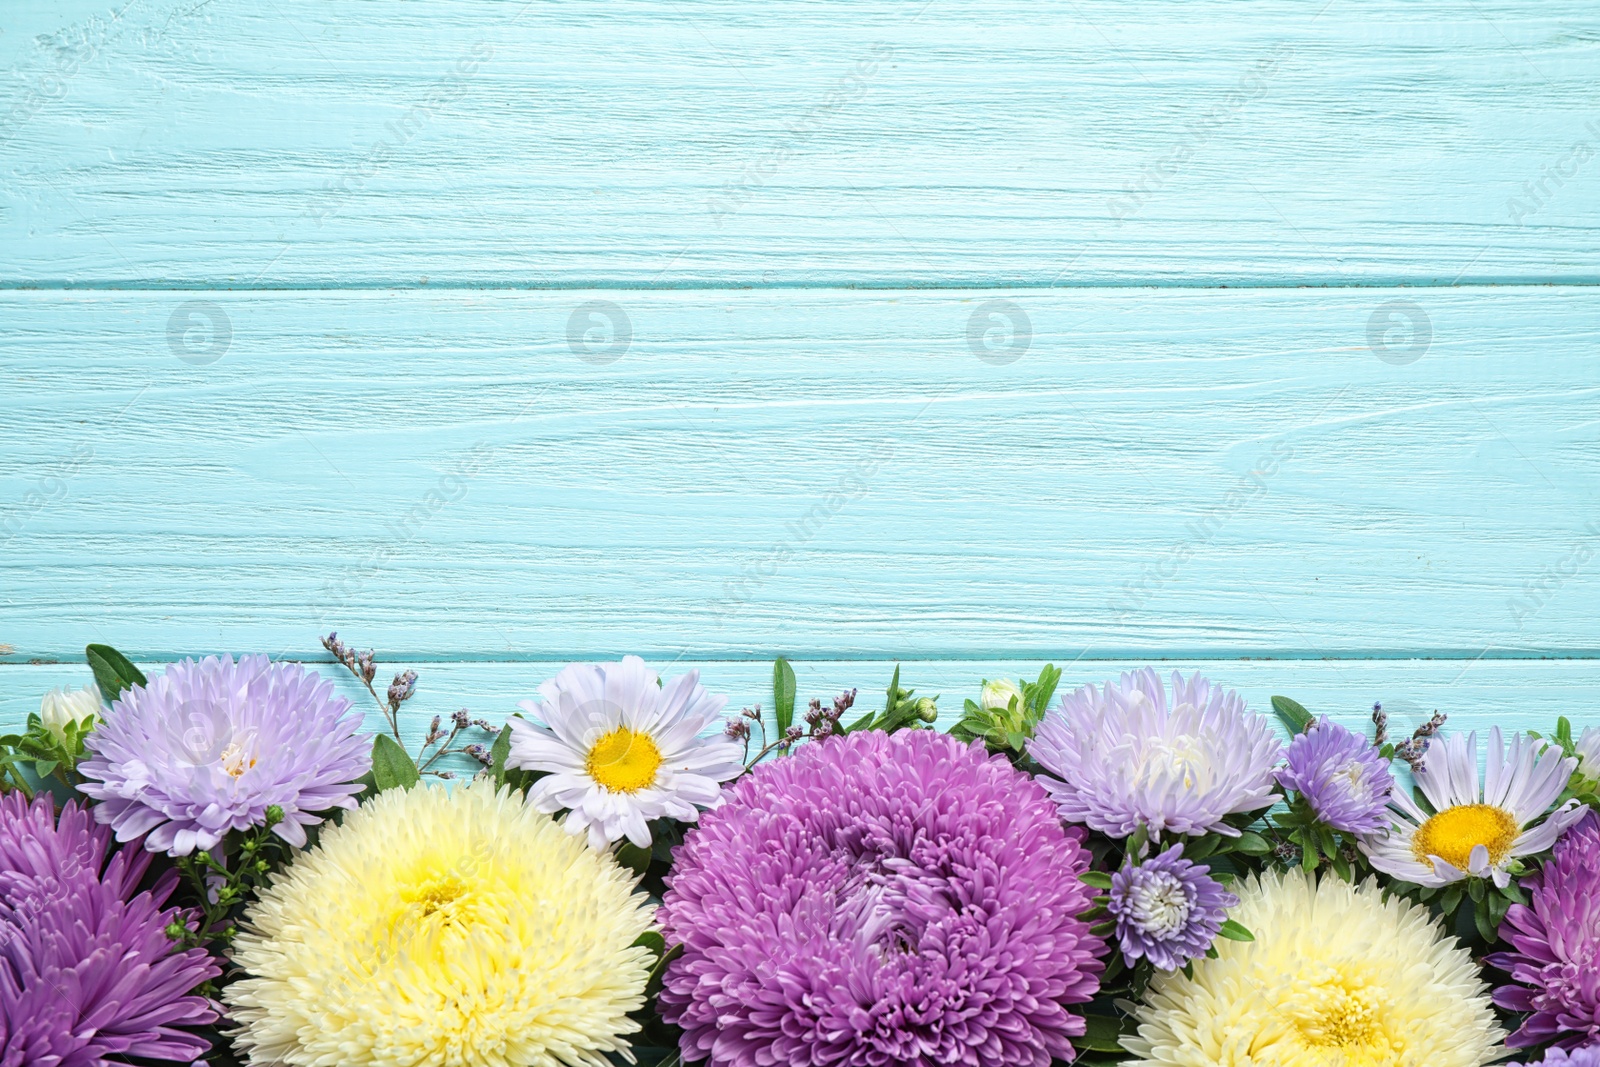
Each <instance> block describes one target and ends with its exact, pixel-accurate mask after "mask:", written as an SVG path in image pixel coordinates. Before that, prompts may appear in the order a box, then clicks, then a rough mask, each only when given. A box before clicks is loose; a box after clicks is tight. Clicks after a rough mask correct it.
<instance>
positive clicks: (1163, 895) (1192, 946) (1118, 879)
mask: <svg viewBox="0 0 1600 1067" xmlns="http://www.w3.org/2000/svg"><path fill="white" fill-rule="evenodd" d="M1238 903H1239V898H1238V897H1236V896H1234V895H1233V894H1232V893H1230V892H1228V891H1227V890H1226V889H1224V888H1222V886H1221V884H1219V883H1218V882H1217V881H1215V880H1214V879H1213V878H1212V877H1211V868H1210V867H1203V866H1197V865H1195V864H1193V863H1191V862H1189V861H1188V860H1186V859H1184V858H1183V846H1182V845H1173V846H1172V847H1171V848H1169V849H1167V850H1166V851H1165V852H1163V853H1161V854H1160V855H1159V856H1153V857H1151V858H1150V859H1147V860H1145V861H1144V862H1143V863H1140V864H1138V865H1137V866H1133V867H1124V868H1122V869H1121V870H1120V871H1118V872H1117V873H1115V874H1113V875H1112V876H1111V900H1110V902H1109V903H1108V904H1107V905H1106V910H1108V911H1110V912H1111V914H1112V915H1113V916H1114V917H1115V918H1116V921H1117V942H1118V943H1119V944H1120V945H1121V946H1122V956H1123V958H1124V959H1125V960H1127V961H1128V964H1129V966H1132V965H1133V964H1134V963H1137V962H1138V961H1139V959H1140V957H1143V958H1145V959H1148V960H1149V961H1150V962H1151V963H1153V964H1155V965H1156V967H1158V968H1160V969H1161V970H1163V971H1175V970H1177V969H1178V968H1179V967H1182V966H1183V965H1184V964H1185V963H1186V962H1188V961H1189V960H1192V959H1195V958H1196V957H1198V956H1204V955H1205V954H1206V949H1208V948H1210V947H1211V942H1213V941H1215V940H1216V937H1217V931H1218V930H1221V929H1222V924H1223V923H1224V922H1226V921H1227V919H1228V909H1229V908H1231V907H1234V906H1235V905H1237V904H1238Z"/></svg>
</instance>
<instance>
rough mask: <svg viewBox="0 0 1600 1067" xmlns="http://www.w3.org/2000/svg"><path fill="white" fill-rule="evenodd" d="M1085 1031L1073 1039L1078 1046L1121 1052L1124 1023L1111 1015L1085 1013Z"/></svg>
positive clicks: (1092, 1049) (1099, 1050) (1098, 1050)
mask: <svg viewBox="0 0 1600 1067" xmlns="http://www.w3.org/2000/svg"><path fill="white" fill-rule="evenodd" d="M1083 1021H1084V1023H1085V1024H1086V1025H1085V1026H1084V1031H1083V1033H1082V1034H1081V1035H1079V1036H1078V1037H1075V1038H1073V1039H1072V1043H1073V1044H1074V1045H1076V1046H1077V1047H1078V1048H1082V1049H1089V1050H1091V1051H1094V1052H1121V1051H1122V1044H1121V1042H1120V1041H1119V1040H1118V1039H1119V1038H1120V1037H1121V1036H1122V1023H1121V1021H1120V1020H1117V1019H1113V1018H1112V1017H1111V1016H1109V1015H1085V1016H1084V1017H1083Z"/></svg>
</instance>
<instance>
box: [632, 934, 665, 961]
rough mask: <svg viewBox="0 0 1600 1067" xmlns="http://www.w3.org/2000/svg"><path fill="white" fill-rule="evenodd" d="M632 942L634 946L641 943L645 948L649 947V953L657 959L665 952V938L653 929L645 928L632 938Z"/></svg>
mask: <svg viewBox="0 0 1600 1067" xmlns="http://www.w3.org/2000/svg"><path fill="white" fill-rule="evenodd" d="M633 944H634V946H637V945H643V946H644V947H645V948H647V949H649V950H650V952H651V954H652V955H654V956H655V958H656V959H658V960H659V959H660V958H661V957H662V956H664V955H666V953H667V939H666V938H664V937H662V936H661V935H660V934H658V933H656V932H655V931H654V930H646V931H645V932H644V933H642V934H640V935H639V936H638V937H636V938H634V939H633ZM630 947H632V946H630Z"/></svg>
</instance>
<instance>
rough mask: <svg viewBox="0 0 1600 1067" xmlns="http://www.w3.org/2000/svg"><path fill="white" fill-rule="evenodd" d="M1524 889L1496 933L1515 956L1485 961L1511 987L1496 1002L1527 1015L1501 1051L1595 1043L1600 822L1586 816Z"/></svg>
mask: <svg viewBox="0 0 1600 1067" xmlns="http://www.w3.org/2000/svg"><path fill="white" fill-rule="evenodd" d="M1522 887H1523V888H1524V889H1526V890H1528V896H1529V902H1528V903H1527V904H1526V905H1524V904H1513V905H1511V908H1510V910H1508V911H1507V912H1506V918H1505V922H1503V923H1501V925H1500V938H1501V940H1503V941H1505V942H1506V943H1507V944H1509V945H1510V946H1511V948H1512V950H1513V951H1511V952H1496V953H1491V954H1490V955H1489V956H1486V957H1485V959H1486V960H1487V962H1488V963H1489V964H1491V965H1492V966H1494V967H1498V968H1499V969H1500V970H1502V971H1505V972H1506V973H1508V974H1509V975H1511V980H1512V982H1514V983H1516V984H1515V985H1503V986H1501V987H1499V988H1498V989H1496V990H1495V991H1494V1002H1495V1003H1496V1004H1498V1005H1500V1006H1501V1007H1502V1008H1507V1009H1509V1010H1511V1011H1517V1012H1529V1013H1531V1014H1529V1016H1528V1017H1527V1019H1525V1020H1524V1021H1523V1023H1522V1027H1521V1029H1519V1030H1518V1031H1517V1032H1516V1033H1514V1034H1512V1035H1511V1036H1510V1037H1508V1038H1506V1044H1507V1045H1509V1046H1511V1047H1512V1048H1528V1047H1530V1046H1533V1045H1542V1044H1544V1043H1546V1042H1547V1041H1552V1040H1553V1041H1555V1042H1556V1044H1558V1045H1560V1046H1562V1047H1563V1048H1572V1047H1574V1046H1577V1045H1583V1044H1589V1043H1594V1042H1600V822H1596V820H1595V816H1594V814H1593V813H1592V812H1591V813H1590V814H1588V815H1586V816H1584V818H1583V821H1582V822H1580V823H1578V824H1577V825H1576V826H1574V827H1573V828H1572V829H1570V830H1568V831H1567V833H1566V836H1565V837H1563V838H1562V839H1561V840H1560V841H1559V842H1558V843H1557V844H1556V848H1555V853H1554V855H1553V856H1552V857H1551V859H1550V862H1548V863H1546V864H1545V865H1544V869H1543V870H1542V871H1540V872H1539V873H1538V874H1536V875H1531V876H1529V877H1528V878H1525V879H1523V881H1522ZM1558 1062H1559V1061H1558Z"/></svg>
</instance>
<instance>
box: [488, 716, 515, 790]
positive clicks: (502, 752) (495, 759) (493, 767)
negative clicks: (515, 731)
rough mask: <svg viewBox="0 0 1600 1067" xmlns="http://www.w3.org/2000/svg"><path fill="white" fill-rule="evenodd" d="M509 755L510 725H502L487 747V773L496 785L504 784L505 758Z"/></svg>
mask: <svg viewBox="0 0 1600 1067" xmlns="http://www.w3.org/2000/svg"><path fill="white" fill-rule="evenodd" d="M510 756H511V727H510V726H509V725H507V726H503V727H501V729H500V733H499V734H498V735H497V736H496V737H495V739H494V745H493V747H491V748H490V749H489V773H490V774H492V775H493V776H494V781H495V784H496V785H505V784H506V760H507V759H508V758H509V757H510Z"/></svg>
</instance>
